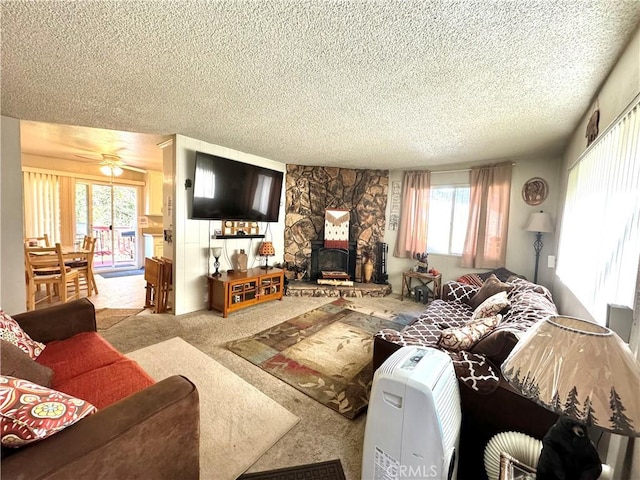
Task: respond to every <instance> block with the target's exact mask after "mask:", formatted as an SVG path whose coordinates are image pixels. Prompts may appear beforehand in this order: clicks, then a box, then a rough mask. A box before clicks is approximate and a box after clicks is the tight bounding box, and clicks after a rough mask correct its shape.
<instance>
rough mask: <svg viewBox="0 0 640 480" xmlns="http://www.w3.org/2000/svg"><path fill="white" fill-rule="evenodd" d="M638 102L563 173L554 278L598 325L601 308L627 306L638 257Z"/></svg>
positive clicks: (630, 301)
mask: <svg viewBox="0 0 640 480" xmlns="http://www.w3.org/2000/svg"><path fill="white" fill-rule="evenodd" d="M639 110H640V106H639V104H638V101H637V100H636V101H635V105H634V106H632V107H631V108H630V109H629V111H628V112H627V113H625V114H624V115H623V116H622V117H621V118H620V119H619V120H618V121H617V122H616V123H615V124H614V125H613V126H612V127H611V128H610V129H608V130H607V131H606V132H605V133H604V134H603V135H602V136H601V137H600V138H599V139H598V140H596V142H595V143H594V144H593V145H592V146H591V148H589V149H588V150H587V151H586V152H585V153H584V154H583V156H582V157H581V158H580V159H579V160H578V162H577V163H576V164H575V165H574V166H573V167H572V168H571V170H570V171H569V178H568V184H567V194H566V199H565V209H564V214H563V219H562V226H561V230H560V244H559V249H558V276H559V277H560V279H561V280H562V282H563V283H564V284H565V285H566V286H567V287H568V288H569V289H570V290H571V291H572V292H573V293H574V294H575V295H576V297H577V298H578V300H580V302H581V303H582V304H583V305H584V307H585V308H586V309H587V310H588V311H589V312H590V313H591V314H592V315H593V317H594V318H595V319H596V321H598V322H599V323H601V324H604V323H605V320H606V307H607V304H618V305H625V306H628V307H631V308H633V302H634V295H635V289H636V280H637V276H638V261H639V259H640V113H639Z"/></svg>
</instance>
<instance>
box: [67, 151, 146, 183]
mask: <svg viewBox="0 0 640 480" xmlns="http://www.w3.org/2000/svg"><path fill="white" fill-rule="evenodd" d="M100 155H102V160H101V161H100V171H101V172H102V173H103V174H104V175H107V176H112V175H113V176H114V177H119V176H120V175H122V172H123V171H124V170H131V171H132V172H139V173H147V171H146V170H144V169H142V168H137V167H132V166H130V165H127V164H126V163H124V162H123V161H122V158H120V156H119V155H115V154H112V153H101V154H100ZM76 157H79V158H86V159H87V160H92V161H95V160H96V159H95V158H91V157H87V156H85V155H76Z"/></svg>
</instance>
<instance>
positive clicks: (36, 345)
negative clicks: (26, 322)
mask: <svg viewBox="0 0 640 480" xmlns="http://www.w3.org/2000/svg"><path fill="white" fill-rule="evenodd" d="M0 338H1V339H2V340H6V341H7V342H9V343H13V344H14V345H15V346H16V347H19V348H20V350H22V351H23V352H24V353H26V354H27V355H29V356H30V357H31V358H32V359H33V360H35V359H36V358H38V355H40V354H41V353H42V350H44V347H45V345H44V343H40V342H36V341H35V340H33V339H32V338H31V337H30V336H29V335H27V332H25V331H24V330H22V327H20V325H18V322H16V321H15V320H14V319H13V318H11V317H10V316H9V314H7V313H5V312H4V310H2V308H0Z"/></svg>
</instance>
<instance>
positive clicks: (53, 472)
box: [2, 375, 200, 480]
mask: <svg viewBox="0 0 640 480" xmlns="http://www.w3.org/2000/svg"><path fill="white" fill-rule="evenodd" d="M199 443H200V411H199V398H198V391H197V389H196V387H195V385H193V384H192V383H191V382H190V381H189V380H187V379H186V378H184V377H181V376H178V375H175V376H173V377H169V378H167V379H165V380H162V381H161V382H158V383H156V384H154V385H151V386H150V387H147V388H145V389H144V390H141V391H140V392H137V393H135V394H134V395H131V396H129V397H127V398H125V399H123V400H121V401H119V402H116V403H114V404H113V405H111V406H109V407H107V408H105V409H103V410H100V411H98V412H97V413H95V414H93V415H91V416H89V417H86V418H84V419H82V420H80V421H79V422H78V423H76V424H75V425H72V426H71V427H68V428H66V429H65V430H63V431H61V432H59V433H57V434H55V435H53V436H51V437H49V438H47V439H45V440H42V441H40V442H37V443H34V444H32V445H30V446H27V447H23V448H22V449H20V450H18V451H17V452H15V453H14V454H12V455H9V456H8V457H6V458H3V460H2V477H3V478H15V479H25V480H26V479H29V480H36V479H45V478H46V479H47V480H54V479H60V480H61V479H68V478H94V479H112V478H148V479H165V478H166V479H174V478H181V479H192V478H193V479H196V478H198V477H199V467H200V464H199V460H200V452H199Z"/></svg>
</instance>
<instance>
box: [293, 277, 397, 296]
mask: <svg viewBox="0 0 640 480" xmlns="http://www.w3.org/2000/svg"><path fill="white" fill-rule="evenodd" d="M390 293H391V285H390V284H389V285H378V284H377V283H354V284H353V286H352V287H346V286H339V285H338V286H336V285H318V284H317V283H315V282H301V281H295V280H292V281H290V282H289V286H288V287H287V290H286V295H287V296H289V297H384V296H386V295H389V294H390Z"/></svg>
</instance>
